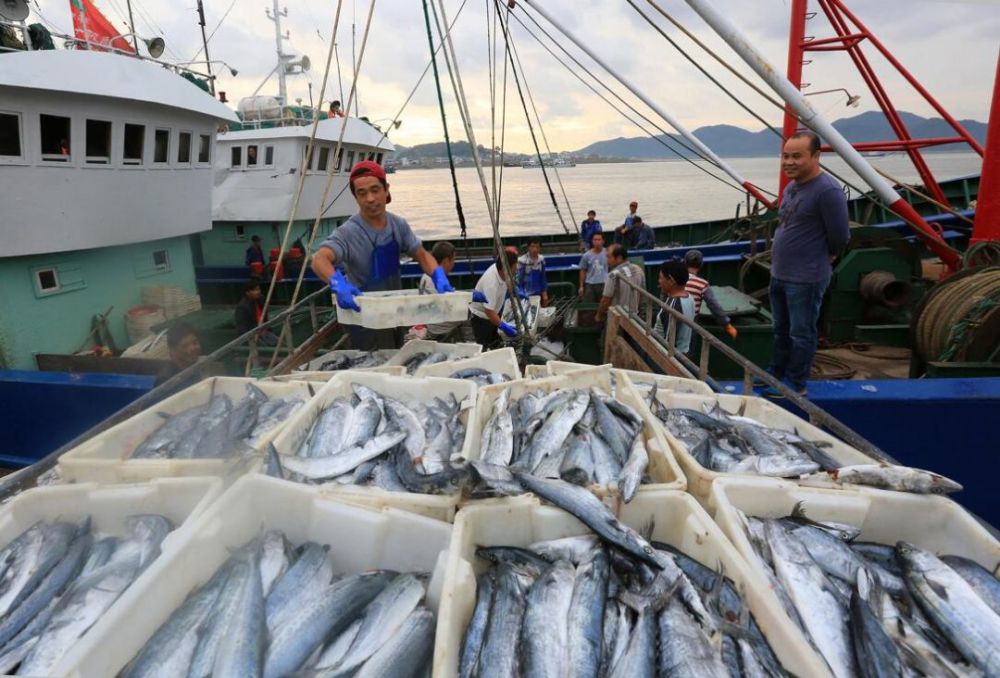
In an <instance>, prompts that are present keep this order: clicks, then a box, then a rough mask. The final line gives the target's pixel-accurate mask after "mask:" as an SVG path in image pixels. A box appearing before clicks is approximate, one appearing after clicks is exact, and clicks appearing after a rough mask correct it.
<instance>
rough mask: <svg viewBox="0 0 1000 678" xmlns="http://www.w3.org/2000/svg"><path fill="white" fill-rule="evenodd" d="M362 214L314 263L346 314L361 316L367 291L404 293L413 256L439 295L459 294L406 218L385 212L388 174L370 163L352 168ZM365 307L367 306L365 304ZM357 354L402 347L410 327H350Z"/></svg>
mask: <svg viewBox="0 0 1000 678" xmlns="http://www.w3.org/2000/svg"><path fill="white" fill-rule="evenodd" d="M348 182H349V183H348V186H349V187H350V189H351V194H352V195H353V196H354V199H355V201H357V203H358V213H357V214H355V215H354V216H352V217H351V218H350V219H348V220H347V221H345V222H344V223H343V224H341V225H340V227H339V228H337V229H336V230H335V231H334V232H333V233H331V234H330V237H328V238H327V239H326V240H324V241H323V243H322V244H321V245H320V247H319V250H318V251H317V252H316V254H315V255H314V256H313V258H312V269H313V271H314V272H315V273H316V275H317V276H319V277H320V279H322V280H323V282H325V283H327V284H329V285H330V289H331V290H332V291H333V293H334V294H335V295H336V298H337V305H338V306H339V307H340V308H342V309H351V310H354V311H360V310H361V307H360V306H359V305H358V304H359V301H358V297H360V296H361V295H362V293H363V292H374V291H385V290H398V289H400V282H401V281H400V267H399V258H400V255H401V254H403V253H405V254H407V255H409V256H410V257H412V258H413V259H414V260H415V261H416V262H417V263H418V264H419V265H420V268H421V269H423V271H424V273H427V274H428V275H430V276H431V279H432V280H433V281H434V289H435V290H437V291H438V292H442V293H443V292H454V291H455V290H454V288H453V287H452V286H451V284H450V283H449V282H448V276H447V274H446V273H445V272H444V269H443V268H441V267H440V266H439V265H438V263H437V262H436V261H434V257H432V256H431V254H430V252H428V251H427V250H425V249H424V247H423V244H422V243H421V242H420V238H418V237H417V236H416V235H414V233H413V230H412V229H411V228H410V225H409V224H408V223H407V222H406V219H403V218H402V217H400V216H398V215H395V214H393V213H391V212H387V211H386V205H387V204H388V203H389V202H391V201H392V196H391V195H390V193H389V182H388V181H386V178H385V170H384V169H382V167H381V166H380V165H379V164H378V163H375V162H373V161H371V160H363V161H362V162H359V163H358V164H356V165H355V166H354V167H353V168H351V173H350V175H349V177H348ZM360 303H364V301H363V300H362V301H361V302H360ZM345 327H346V328H347V331H348V334H350V337H351V344H352V346H353V347H354V348H355V349H358V350H363V351H371V350H373V349H376V348H398V346H399V344H400V343H401V340H402V336H403V332H404V331H405V328H395V329H388V330H370V329H367V328H364V327H361V326H360V325H345Z"/></svg>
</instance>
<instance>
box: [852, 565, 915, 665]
mask: <svg viewBox="0 0 1000 678" xmlns="http://www.w3.org/2000/svg"><path fill="white" fill-rule="evenodd" d="M873 586H878V584H877V583H876V582H875V581H874V578H873V576H872V575H871V573H869V572H868V571H867V570H865V569H864V568H863V567H862V568H861V569H860V570H858V572H857V578H856V580H855V583H854V589H853V590H852V592H851V607H850V609H851V617H850V619H851V621H850V623H849V624H848V627H849V628H850V630H851V639H852V640H853V642H854V656H855V658H856V660H857V667H858V672H859V673H860V674H861V676H862V678H902V676H903V671H902V662H901V661H900V658H899V651H898V650H897V648H896V645H895V643H894V642H893V640H892V638H890V637H889V634H888V633H886V631H885V628H884V627H883V626H882V622H881V620H880V619H879V618H878V615H877V614H876V613H875V611H874V610H873V609H872V608H871V606H870V605H869V603H868V600H867V591H868V590H869V589H870V588H871V587H873Z"/></svg>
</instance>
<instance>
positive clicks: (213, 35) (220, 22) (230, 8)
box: [190, 0, 236, 61]
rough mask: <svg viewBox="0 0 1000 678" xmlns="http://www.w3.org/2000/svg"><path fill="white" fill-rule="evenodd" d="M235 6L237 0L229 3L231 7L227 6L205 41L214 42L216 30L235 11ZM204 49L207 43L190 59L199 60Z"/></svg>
mask: <svg viewBox="0 0 1000 678" xmlns="http://www.w3.org/2000/svg"><path fill="white" fill-rule="evenodd" d="M235 6H236V0H232V2H230V3H229V7H227V8H226V11H225V12H224V13H223V14H222V18H221V19H219V21H218V22H217V23H216V24H215V28H213V29H212V32H211V33H209V34H208V38H207V39H206V40H205V42H212V38H214V37H215V33H216V32H217V31H218V30H219V28H220V27H221V26H222V22H224V21H225V20H226V17H228V16H229V13H230V12H231V11H233V7H235ZM204 49H205V45H202V46H201V47H199V48H198V51H197V52H195V54H194V56H193V57H191V59H190V61H197V60H198V57H200V56H201V53H202V51H203V50H204Z"/></svg>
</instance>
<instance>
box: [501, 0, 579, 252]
mask: <svg viewBox="0 0 1000 678" xmlns="http://www.w3.org/2000/svg"><path fill="white" fill-rule="evenodd" d="M499 1H500V0H496V2H497V3H498V4H499ZM511 11H512V10H511V9H510V6H509V5H508V9H507V18H506V19H505V21H504V22H503V24H502V26H503V28H504V35H505V36H507V37H508V38H509V39H510V51H511V53H512V54H513V55H514V59H513V60H514V61H516V62H517V67H518V68H519V69H521V77H522V78H524V89H525V90H526V91H527V92H528V102H529V103H530V104H531V110H532V111H533V112H534V114H535V120H537V121H538V132H539V134H541V135H542V143H544V144H545V152H546V153H548V154H549V157H550V158H551V157H552V149H551V148H550V147H549V140H548V139H547V138H546V137H545V128H544V127H543V126H542V118H541V116H540V115H538V109H537V108H536V107H535V97H533V96H532V95H531V88H530V87H528V78H527V76H525V74H524V66H522V65H521V57H520V56H518V53H517V45H515V44H514V36H513V35H512V34H510V14H511ZM516 77H517V75H516V74H515V78H516ZM524 114H525V116H527V115H528V111H527V109H525V111H524ZM542 169H544V165H543V167H542ZM552 171H553V173H554V174H555V175H556V182H557V183H558V184H559V190H560V192H562V196H563V200H564V201H566V210H567V211H568V212H569V218H570V221H571V222H573V228H574V229H575V230H576V233H577V235H579V234H580V226H579V225H578V224H577V221H576V216H574V214H573V205H572V204H570V201H569V196H567V195H566V188H565V187H564V186H563V182H562V177H560V176H559V169H558V168H557V167H553V168H552ZM558 211H559V210H558V208H556V212H557V213H558ZM559 220H560V221H562V215H559ZM563 228H564V229H565V228H566V225H565V223H564V224H563ZM567 232H568V231H567Z"/></svg>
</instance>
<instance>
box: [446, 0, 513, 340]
mask: <svg viewBox="0 0 1000 678" xmlns="http://www.w3.org/2000/svg"><path fill="white" fill-rule="evenodd" d="M438 4H439V5H440V7H441V17H442V18H443V19H444V20H445V23H447V15H446V14H445V8H444V0H438ZM431 10H432V13H433V14H434V22H435V24H436V25H437V29H438V32H439V33H444V31H442V30H441V24H440V22H439V19H438V14H437V11H436V10H435V8H434V5H431ZM444 43H445V63H446V64H447V65H448V75H449V76H450V77H451V82H452V86H453V87H454V88H455V100H456V102H457V103H458V110H459V112H460V113H461V117H462V124H463V126H464V127H465V133H466V136H467V137H468V140H469V147H470V148H471V150H472V160H473V163H474V164H475V166H476V174H477V175H478V176H479V184H480V186H481V187H482V189H483V197H484V198H485V199H486V210H487V212H488V213H489V217H490V225H491V226H492V229H493V243H494V246H495V247H496V251H497V253H498V258H499V259H500V264H501V266H502V267H503V270H504V276H505V277H506V279H507V280H506V282H507V293H508V294H509V295H510V298H511V299H517V295H516V293H515V290H514V276H513V274H512V272H511V270H510V264H508V263H507V257H504V256H499V255H500V254H501V253H502V252H503V240H502V239H501V237H500V222H499V221H498V219H497V214H496V210H494V209H493V203H492V201H491V200H490V189H489V185H488V184H487V183H486V175H485V174H484V172H483V163H482V158H480V157H479V145H478V144H477V143H476V132H475V130H473V128H472V116H471V115H470V114H469V110H468V102H467V100H466V98H465V89H464V88H463V86H462V76H461V73H459V70H458V59H457V57H456V56H455V45H454V43H453V42H452V39H451V33H450V32H449V33H446V34H445V35H444ZM513 310H514V322H515V324H516V325H517V326H518V331H519V335H520V337H521V339H522V341H523V338H524V337H525V336H526V335H527V329H528V325H527V323H526V321H525V318H524V314H523V313H522V309H521V305H520V304H519V303H514V304H513ZM521 348H522V350H523V343H522V344H521Z"/></svg>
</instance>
